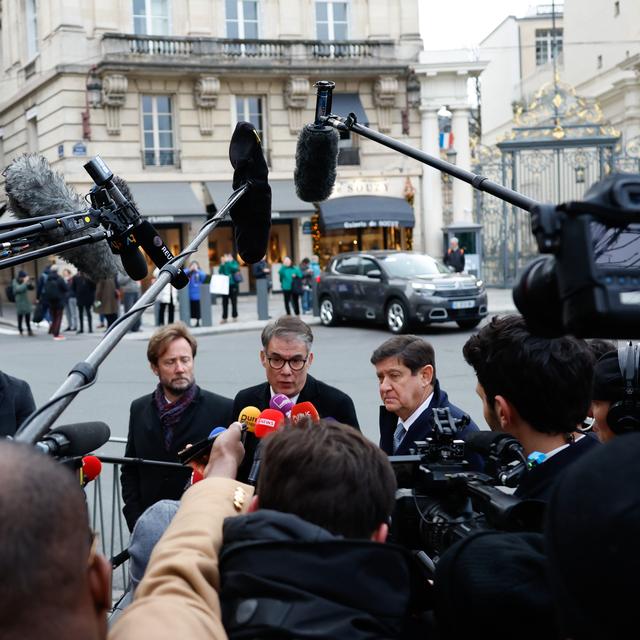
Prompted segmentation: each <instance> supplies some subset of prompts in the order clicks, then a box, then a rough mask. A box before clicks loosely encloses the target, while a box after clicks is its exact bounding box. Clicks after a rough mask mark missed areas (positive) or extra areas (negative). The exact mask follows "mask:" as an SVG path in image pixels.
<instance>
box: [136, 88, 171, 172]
mask: <svg viewBox="0 0 640 640" xmlns="http://www.w3.org/2000/svg"><path fill="white" fill-rule="evenodd" d="M145 98H151V100H152V111H151V114H150V115H151V117H152V124H153V128H152V130H151V132H152V134H153V139H154V146H153V148H151V149H147V146H146V133H147V131H148V130H147V129H146V128H145V125H144V117H145V115H147V112H146V111H145V110H144V99H145ZM158 98H168V99H169V107H170V112H169V113H170V115H171V142H172V145H173V146H172V147H171V148H170V149H169V148H168V147H162V146H160V133H161V129H160V127H159V122H158V115H159V111H158V102H157V101H158ZM161 115H164V112H163V113H162V114H161ZM140 130H141V131H142V145H141V146H142V166H143V168H144V169H149V168H159V169H164V168H167V167H173V168H175V169H178V168H179V167H180V159H179V157H178V141H177V130H178V127H177V123H176V105H175V95H174V94H172V93H141V94H140ZM162 131H163V132H164V131H166V130H165V129H163V130H162ZM168 150H170V151H171V153H172V159H173V162H171V163H165V164H163V163H161V162H160V154H161V153H162V152H163V151H168ZM151 151H153V156H154V162H153V163H147V152H151Z"/></svg>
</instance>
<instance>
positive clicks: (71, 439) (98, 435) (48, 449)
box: [36, 422, 111, 457]
mask: <svg viewBox="0 0 640 640" xmlns="http://www.w3.org/2000/svg"><path fill="white" fill-rule="evenodd" d="M110 436H111V430H110V429H109V427H108V426H107V425H106V424H105V423H104V422H76V423H74V424H65V425H61V426H59V427H56V428H55V429H52V430H51V431H49V432H48V433H47V434H45V436H44V438H43V439H42V440H41V441H40V442H36V447H38V448H39V449H41V450H42V451H44V452H45V453H48V454H49V455H51V456H56V457H63V456H64V457H71V456H83V455H85V454H87V453H89V452H91V451H95V450H96V449H99V448H100V447H101V446H102V445H103V444H105V443H106V442H107V441H108V440H109V437H110Z"/></svg>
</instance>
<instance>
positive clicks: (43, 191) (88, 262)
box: [4, 154, 133, 282]
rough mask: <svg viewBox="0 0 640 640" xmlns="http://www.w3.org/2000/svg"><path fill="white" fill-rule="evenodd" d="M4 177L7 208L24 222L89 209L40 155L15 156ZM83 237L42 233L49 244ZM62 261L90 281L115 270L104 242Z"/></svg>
mask: <svg viewBox="0 0 640 640" xmlns="http://www.w3.org/2000/svg"><path fill="white" fill-rule="evenodd" d="M4 175H5V178H6V182H5V190H6V192H7V196H8V199H9V208H10V209H11V211H12V212H13V214H14V215H15V217H16V218H19V219H28V218H37V217H40V216H47V215H52V214H59V215H63V214H65V213H70V212H72V211H80V212H82V211H87V212H88V210H89V209H88V207H87V204H86V202H85V201H84V199H83V198H82V197H81V196H80V195H78V194H77V193H76V192H75V190H74V189H73V188H72V187H70V186H69V185H67V183H66V182H65V181H64V178H63V177H62V176H61V175H60V174H59V173H58V172H57V171H54V170H53V169H52V168H51V165H50V164H49V163H48V162H47V160H46V159H45V158H43V157H42V156H39V155H37V154H25V155H22V156H19V157H18V158H16V159H15V160H13V162H12V163H11V164H10V165H9V166H8V167H7V168H6V169H5V173H4ZM83 235H85V233H84V232H83V231H78V232H77V233H71V234H69V233H66V234H65V233H64V231H63V230H62V229H53V230H51V231H46V232H43V233H42V237H43V238H44V239H46V241H47V242H48V243H50V244H57V243H59V242H61V241H63V240H64V239H69V238H77V237H81V236H83ZM64 259H65V260H67V261H68V262H71V263H72V264H73V265H74V266H75V267H76V268H77V269H78V271H83V272H84V273H86V274H87V276H88V277H89V278H90V279H91V280H93V281H94V282H95V281H97V280H101V279H102V278H111V277H113V276H114V275H116V273H117V272H118V268H119V265H118V262H117V261H116V259H115V258H114V256H113V254H112V253H111V251H110V250H109V245H108V244H107V242H106V241H105V242H96V243H94V244H92V245H91V246H90V247H89V246H86V245H85V246H80V247H75V248H73V249H69V250H66V251H64ZM132 277H133V276H132Z"/></svg>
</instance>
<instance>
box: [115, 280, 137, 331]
mask: <svg viewBox="0 0 640 640" xmlns="http://www.w3.org/2000/svg"><path fill="white" fill-rule="evenodd" d="M118 284H119V285H120V298H121V300H122V304H123V305H124V312H125V313H127V311H129V310H130V309H131V307H133V305H134V304H135V303H136V302H137V300H138V298H139V297H140V283H139V282H138V281H137V280H134V279H133V278H130V277H129V276H128V275H120V277H119V278H118ZM141 323H142V316H140V317H139V318H138V319H137V320H136V323H135V324H134V325H133V326H132V327H131V329H130V331H140V324H141Z"/></svg>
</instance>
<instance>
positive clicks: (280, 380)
mask: <svg viewBox="0 0 640 640" xmlns="http://www.w3.org/2000/svg"><path fill="white" fill-rule="evenodd" d="M261 340H262V350H261V351H260V362H261V364H262V366H263V367H264V370H265V374H266V376H267V381H266V382H263V383H261V384H258V385H255V386H253V387H249V388H247V389H243V390H242V391H239V392H238V394H237V395H236V397H235V400H234V401H233V416H234V418H238V416H239V415H240V413H241V412H242V410H243V409H244V408H245V407H248V406H254V407H257V408H258V409H260V410H262V409H266V408H268V407H269V401H270V400H271V398H272V397H273V396H274V395H276V394H279V393H283V394H284V395H286V396H287V397H289V398H290V400H291V401H292V402H293V403H294V404H296V403H298V402H311V403H312V404H313V406H314V407H315V408H316V410H317V411H318V413H319V414H320V417H321V418H333V419H334V420H336V421H337V422H341V423H343V424H348V425H349V426H351V427H354V428H355V429H358V430H360V426H359V425H358V418H357V416H356V409H355V407H354V405H353V400H352V399H351V398H350V397H349V396H348V395H347V394H346V393H344V392H342V391H340V390H339V389H336V388H335V387H331V386H329V385H328V384H325V383H324V382H321V381H320V380H316V379H315V378H314V377H312V376H310V375H309V367H311V364H312V362H313V352H312V351H311V347H312V345H313V333H312V331H311V328H310V327H309V325H307V324H306V323H305V322H303V321H302V320H300V318H298V317H297V316H282V317H281V318H278V319H277V320H274V321H272V322H270V323H269V324H268V325H267V326H266V327H265V328H264V329H263V331H262V336H261ZM256 444H257V439H256V438H254V437H253V436H252V435H251V434H247V439H246V440H245V450H246V453H245V456H244V460H243V462H242V464H241V465H240V469H239V471H238V479H239V480H242V481H244V480H246V478H247V477H248V474H249V470H250V469H251V463H252V461H253V453H254V451H255V447H256Z"/></svg>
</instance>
